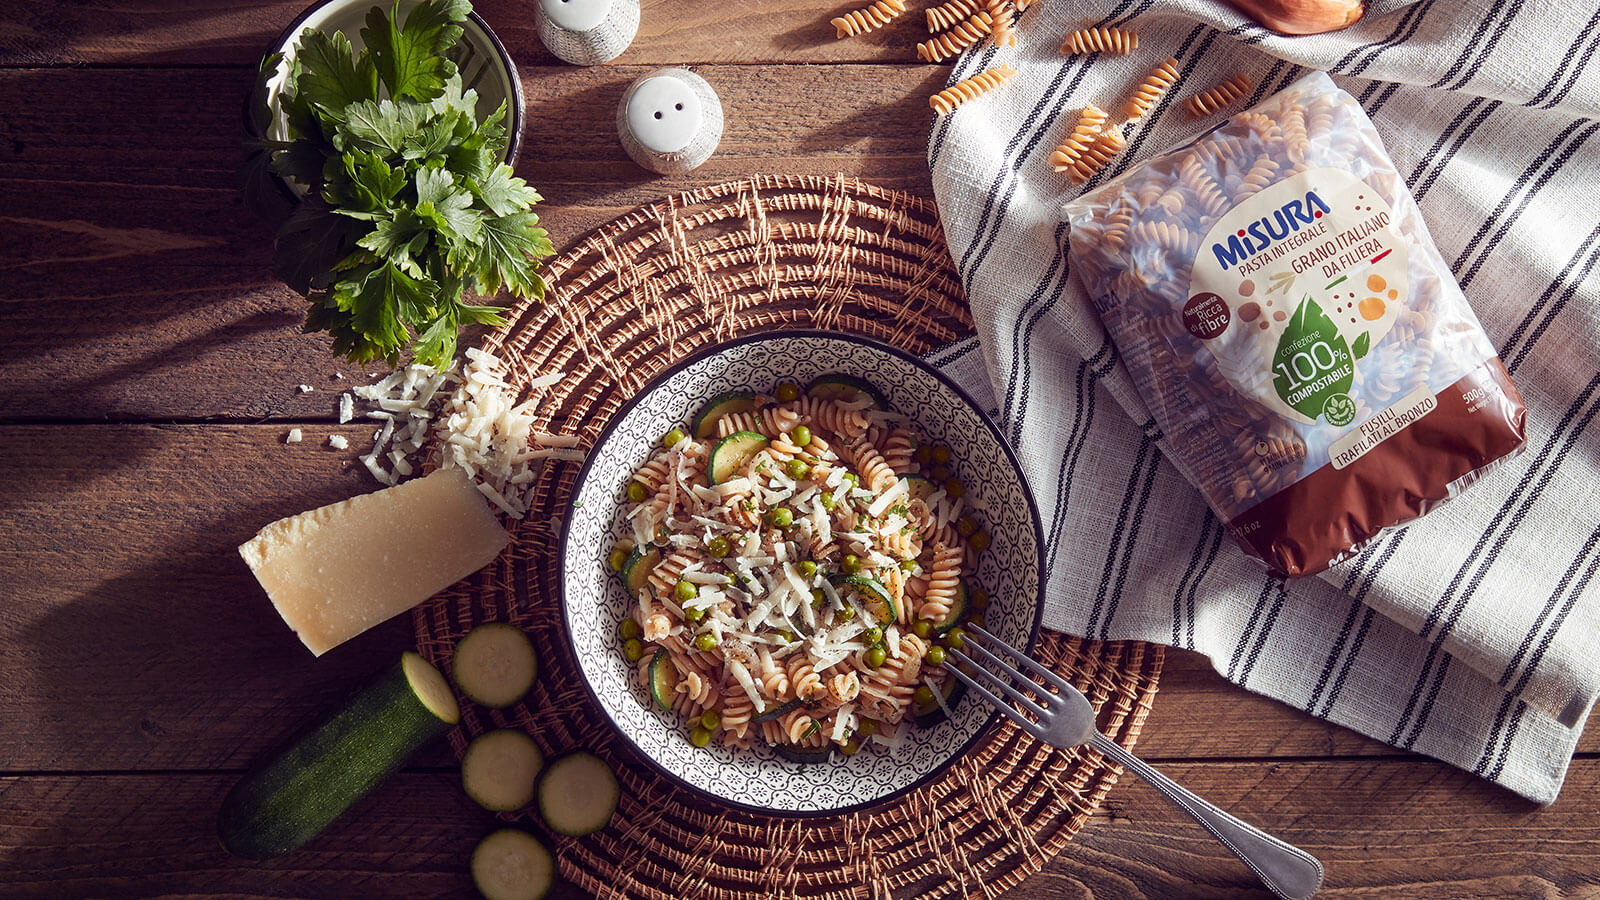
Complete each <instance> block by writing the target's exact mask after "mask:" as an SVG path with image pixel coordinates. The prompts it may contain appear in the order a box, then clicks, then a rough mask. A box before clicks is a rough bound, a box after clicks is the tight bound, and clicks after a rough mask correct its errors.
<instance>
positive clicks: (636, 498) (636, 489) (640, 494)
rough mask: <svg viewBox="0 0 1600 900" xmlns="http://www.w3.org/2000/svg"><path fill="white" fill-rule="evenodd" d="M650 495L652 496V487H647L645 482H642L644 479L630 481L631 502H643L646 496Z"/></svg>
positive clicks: (629, 499) (629, 496) (629, 498)
mask: <svg viewBox="0 0 1600 900" xmlns="http://www.w3.org/2000/svg"><path fill="white" fill-rule="evenodd" d="M648 496H650V489H649V488H646V487H645V486H644V482H642V481H630V482H628V502H629V503H643V502H644V498H646V497H648Z"/></svg>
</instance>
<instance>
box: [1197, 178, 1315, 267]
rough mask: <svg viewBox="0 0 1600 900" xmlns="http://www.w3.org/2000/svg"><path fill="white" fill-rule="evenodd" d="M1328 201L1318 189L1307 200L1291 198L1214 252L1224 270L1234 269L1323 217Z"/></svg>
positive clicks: (1219, 244)
mask: <svg viewBox="0 0 1600 900" xmlns="http://www.w3.org/2000/svg"><path fill="white" fill-rule="evenodd" d="M1326 212H1328V204H1326V203H1323V202H1322V198H1321V197H1318V196H1317V192H1316V191H1306V197H1305V199H1304V200H1290V201H1289V202H1288V203H1285V204H1284V205H1282V206H1280V207H1278V208H1277V209H1275V210H1273V211H1272V213H1271V214H1270V215H1265V216H1262V217H1261V218H1259V219H1257V220H1255V221H1254V222H1251V223H1250V224H1249V225H1246V226H1245V227H1243V228H1241V229H1239V230H1238V231H1237V232H1235V233H1234V234H1232V235H1230V236H1229V237H1228V242H1227V243H1225V244H1224V243H1216V244H1212V245H1211V252H1212V254H1213V255H1215V256H1216V258H1217V263H1218V264H1219V265H1221V266H1222V267H1223V268H1224V269H1231V268H1233V267H1234V266H1236V265H1238V264H1239V263H1240V262H1241V261H1243V260H1246V259H1249V258H1250V257H1252V256H1254V255H1256V254H1257V253H1260V252H1261V251H1263V250H1265V249H1267V248H1268V247H1271V246H1272V245H1273V244H1274V243H1275V242H1277V241H1281V240H1283V239H1284V238H1286V237H1288V236H1289V235H1291V234H1293V233H1295V232H1297V231H1299V230H1300V228H1301V227H1302V226H1305V225H1310V224H1311V223H1312V222H1315V221H1316V220H1317V219H1320V218H1322V215H1323V213H1326Z"/></svg>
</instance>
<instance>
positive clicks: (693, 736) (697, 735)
mask: <svg viewBox="0 0 1600 900" xmlns="http://www.w3.org/2000/svg"><path fill="white" fill-rule="evenodd" d="M689 743H691V744H693V745H695V746H696V747H704V746H706V745H707V744H709V743H711V732H709V731H707V730H705V729H704V728H701V727H700V726H698V725H696V726H695V728H694V730H693V731H691V732H689Z"/></svg>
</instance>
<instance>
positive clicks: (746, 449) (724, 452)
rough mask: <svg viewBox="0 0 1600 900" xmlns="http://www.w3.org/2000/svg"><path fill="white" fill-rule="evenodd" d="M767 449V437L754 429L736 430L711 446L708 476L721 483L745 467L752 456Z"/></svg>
mask: <svg viewBox="0 0 1600 900" xmlns="http://www.w3.org/2000/svg"><path fill="white" fill-rule="evenodd" d="M765 449H767V439H766V437H765V436H764V435H760V434H756V433H755V432H754V431H735V432H734V433H733V434H730V435H728V436H727V437H725V438H723V439H722V440H720V441H717V444H716V446H714V447H712V448H711V456H710V458H709V459H708V460H707V461H706V476H707V477H708V478H710V479H711V483H712V484H721V483H722V482H724V481H727V480H728V479H730V478H732V477H733V476H734V475H735V474H737V473H738V472H739V470H740V469H743V468H744V465H745V463H747V462H749V461H750V458H751V457H752V456H755V455H756V454H757V453H760V452H761V451H763V450H765Z"/></svg>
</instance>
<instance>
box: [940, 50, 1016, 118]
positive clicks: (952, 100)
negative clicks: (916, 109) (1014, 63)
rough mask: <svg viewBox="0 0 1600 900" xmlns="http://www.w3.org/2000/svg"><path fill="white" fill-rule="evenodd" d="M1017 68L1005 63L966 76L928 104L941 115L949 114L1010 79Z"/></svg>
mask: <svg viewBox="0 0 1600 900" xmlns="http://www.w3.org/2000/svg"><path fill="white" fill-rule="evenodd" d="M1016 74H1017V70H1016V69H1013V68H1011V67H1010V66H1008V65H1005V64H1004V63H1002V64H1000V65H998V66H995V67H994V68H992V69H984V70H983V71H982V72H979V73H978V74H976V75H974V76H972V77H971V78H965V79H962V80H961V81H958V82H956V83H955V84H952V85H950V86H949V87H947V88H945V89H944V90H942V91H940V92H939V93H937V94H934V95H933V96H932V97H929V98H928V105H929V106H931V107H933V109H934V111H935V112H937V113H938V114H939V115H941V116H943V115H949V114H950V112H951V111H952V110H954V109H955V108H956V107H958V106H960V105H961V104H963V103H966V102H968V101H969V100H975V99H977V98H978V97H981V96H983V95H984V94H987V93H989V92H990V91H992V90H994V89H995V88H998V87H1000V86H1001V85H1003V84H1005V83H1006V82H1008V81H1010V80H1011V78H1012V76H1014V75H1016Z"/></svg>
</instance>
